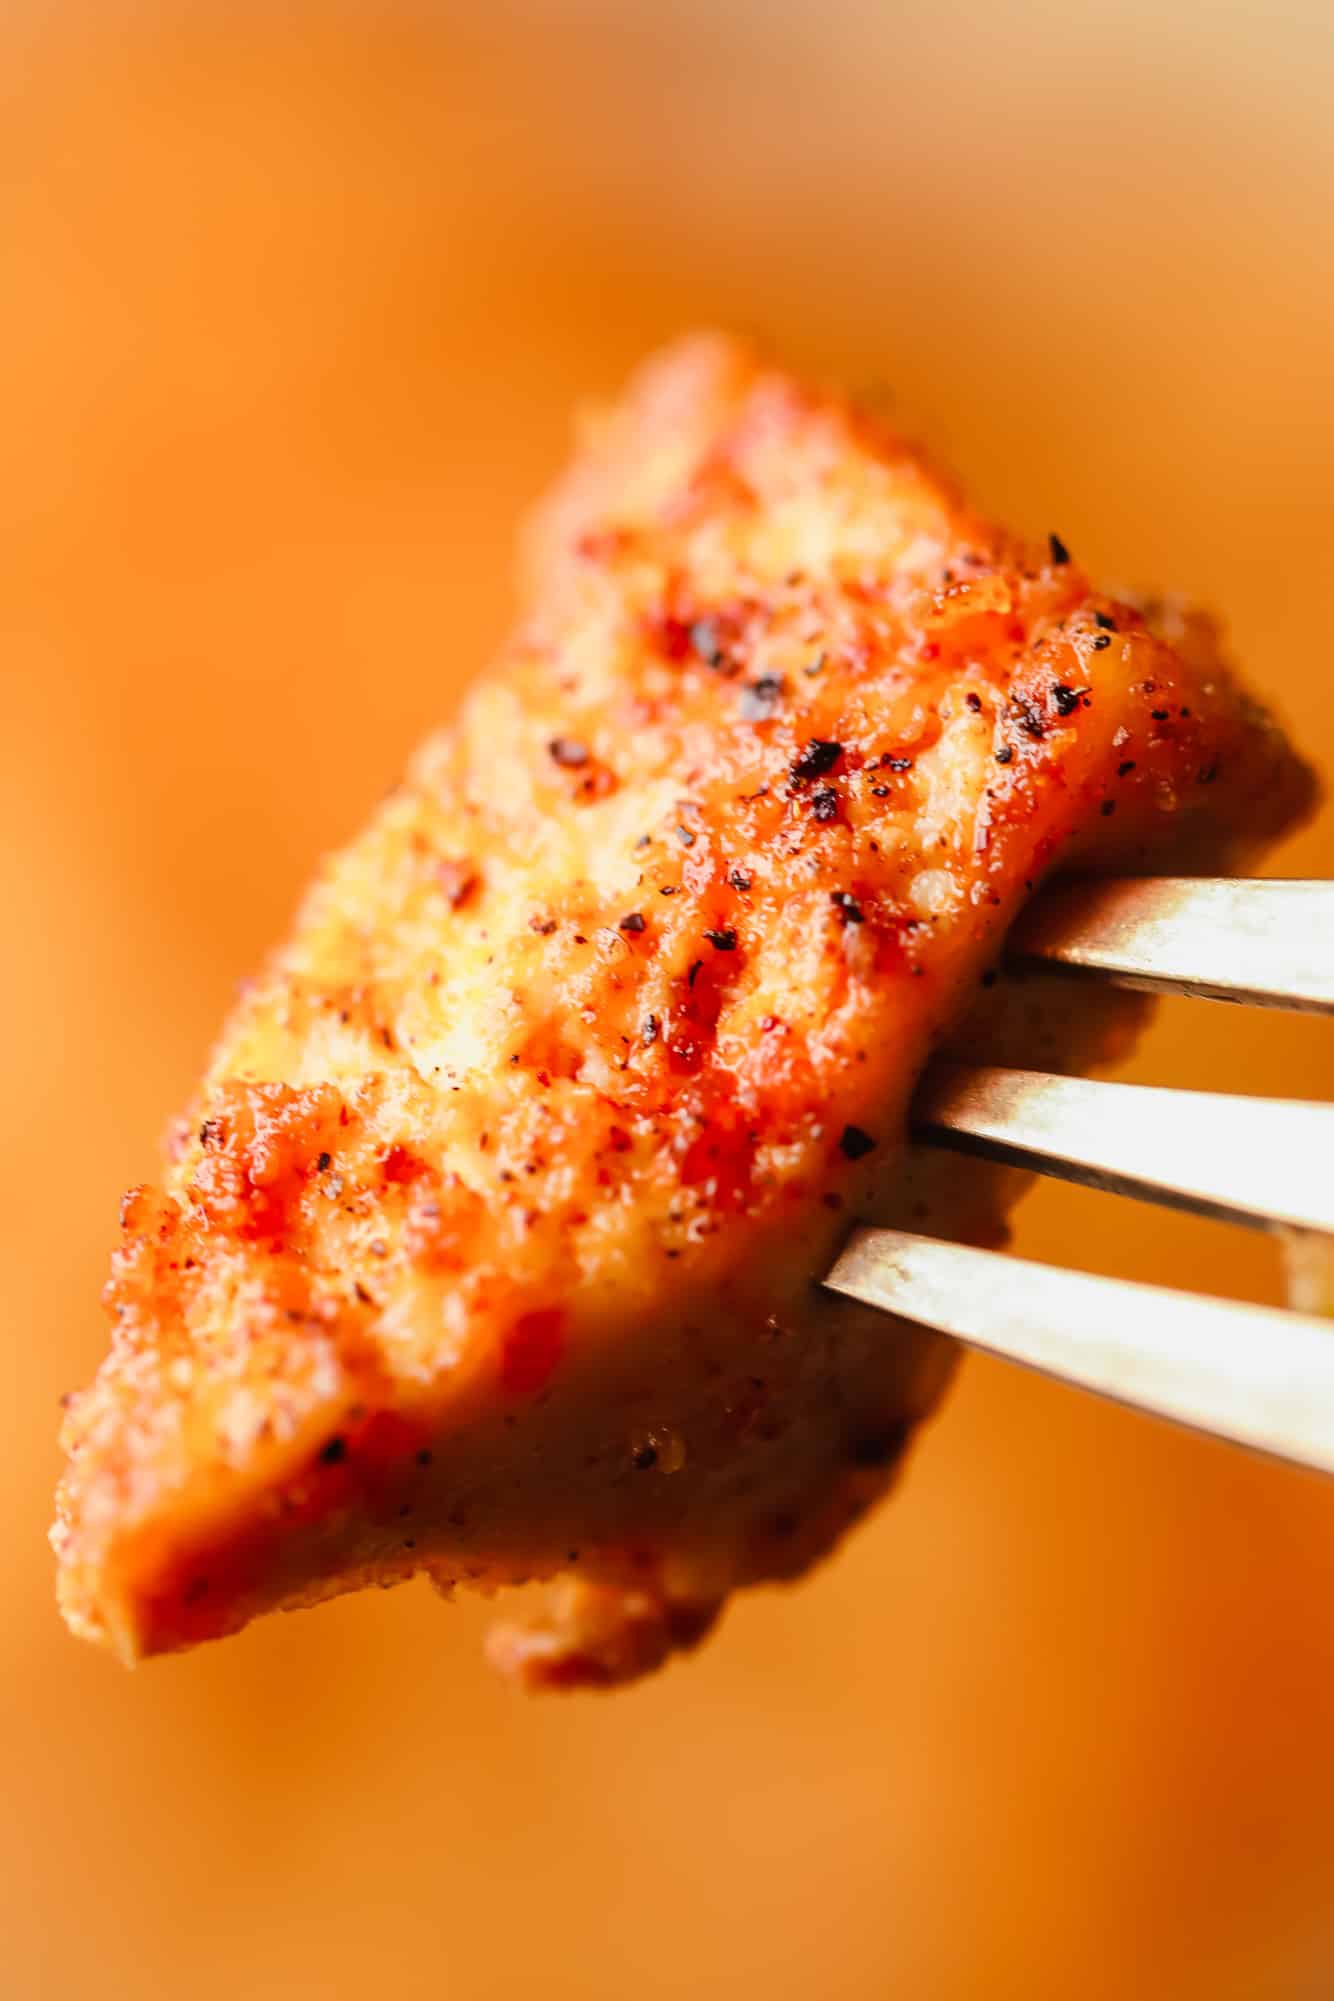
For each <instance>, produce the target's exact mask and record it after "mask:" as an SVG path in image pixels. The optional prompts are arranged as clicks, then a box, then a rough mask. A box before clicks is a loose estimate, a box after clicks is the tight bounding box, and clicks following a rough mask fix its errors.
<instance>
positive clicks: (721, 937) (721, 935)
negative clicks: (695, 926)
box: [704, 925, 736, 952]
mask: <svg viewBox="0 0 1334 2001" xmlns="http://www.w3.org/2000/svg"><path fill="white" fill-rule="evenodd" d="M704 936H705V937H706V938H707V939H708V941H709V943H710V944H711V945H712V946H713V948H714V950H715V951H717V952H735V950H736V932H735V931H733V930H732V928H731V927H730V925H729V927H728V928H727V930H725V931H706V932H705V933H704Z"/></svg>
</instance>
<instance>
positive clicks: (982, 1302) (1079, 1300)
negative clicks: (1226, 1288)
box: [825, 1229, 1334, 1473]
mask: <svg viewBox="0 0 1334 2001" xmlns="http://www.w3.org/2000/svg"><path fill="white" fill-rule="evenodd" d="M825 1283H826V1285H828V1286H829V1287H830V1288H831V1289H832V1290H833V1291H835V1292H839V1293H845V1294H847V1295H848V1296H849V1297H850V1298H853V1299H859V1300H862V1301H864V1302H865V1303H866V1304H867V1305H870V1306H877V1307H881V1308H883V1309H884V1310H885V1311H886V1312H888V1313H893V1314H898V1315H899V1316H901V1317H902V1318H903V1319H906V1320H912V1321H916V1322H918V1323H919V1324H921V1325H924V1326H927V1327H934V1328H937V1329H939V1330H940V1332H942V1333H945V1334H953V1335H955V1336H956V1337H957V1338H958V1339H959V1340H961V1341H967V1342H968V1343H969V1344H970V1345H971V1346H973V1347H976V1348H983V1349H986V1350H988V1351H989V1352H990V1353H992V1354H996V1355H1002V1356H1005V1357H1006V1358H1007V1359H1008V1360H1010V1361H1013V1362H1022V1363H1025V1364H1026V1365H1027V1366H1028V1367H1030V1368H1034V1369H1041V1370H1042V1371H1044V1372H1045V1373H1046V1374H1049V1375H1054V1376H1059V1377H1061V1378H1062V1379H1063V1380H1064V1381H1066V1382H1070V1383H1075V1384H1078V1385H1079V1386H1080V1387H1082V1388H1084V1389H1089V1390H1095V1391H1097V1392H1098V1393H1099V1394H1100V1395H1103V1396H1109V1397H1115V1398H1117V1399H1118V1400H1119V1401H1121V1402H1123V1403H1128V1404H1134V1405H1136V1406H1137V1407H1138V1408H1140V1409H1142V1410H1148V1411H1153V1412H1155V1413H1157V1415H1159V1416H1160V1417H1167V1418H1172V1419H1174V1420H1175V1421H1177V1422H1178V1423H1181V1424H1188V1425H1191V1426H1194V1427H1195V1428H1197V1429H1199V1430H1202V1431H1209V1432H1214V1433H1216V1434H1218V1435H1219V1436H1221V1437H1223V1438H1230V1439H1233V1440H1235V1441H1236V1442H1237V1443H1238V1444H1241V1445H1249V1446H1252V1447H1254V1448H1256V1449H1257V1450H1259V1451H1262V1452H1270V1453H1274V1454H1276V1455H1277V1456H1278V1457H1280V1458H1283V1459H1291V1460H1295V1461H1296V1462H1298V1463H1299V1464H1301V1465H1305V1466H1314V1467H1318V1468H1320V1469H1321V1470H1322V1471H1324V1472H1326V1473H1328V1472H1334V1326H1331V1324H1330V1323H1329V1322H1328V1321H1322V1320H1317V1319H1314V1318H1309V1317H1307V1316H1306V1315H1303V1314H1298V1313H1286V1312H1282V1311H1279V1310H1277V1309H1275V1308H1272V1307H1258V1306H1240V1305H1237V1304H1235V1303H1234V1302H1232V1301H1231V1300H1218V1299H1201V1298H1199V1297H1197V1296H1196V1295H1194V1294H1192V1293H1187V1292H1170V1291H1166V1290H1164V1289H1163V1288H1161V1287H1158V1286H1149V1285H1139V1284H1134V1283H1132V1282H1130V1281H1128V1280H1125V1279H1109V1278H1099V1277H1093V1276H1091V1275H1090V1274H1088V1273H1086V1272H1072V1271H1064V1270H1061V1269H1059V1268H1055V1267H1052V1266H1049V1265H1038V1264H1032V1263H1029V1262H1028V1261H1026V1260H1023V1259H1020V1258H1012V1257H1009V1256H1006V1255H1002V1254H998V1253H996V1252H993V1251H979V1250H974V1249H971V1248H970V1247H968V1246H966V1245H962V1244H949V1243H943V1242H941V1241H939V1240H938V1239H935V1238H932V1237H920V1236H913V1235H909V1234H908V1233H906V1232H903V1231H898V1230H872V1229H860V1230H857V1231H856V1232H855V1233H854V1235H853V1237H852V1238H851V1240H850V1241H849V1243H848V1246H847V1248H846V1250H845V1251H844V1252H843V1254H842V1256H841V1257H840V1258H839V1259H838V1261H837V1263H836V1264H835V1266H834V1268H833V1270H832V1271H831V1272H830V1274H829V1276H828V1278H827V1279H826V1280H825Z"/></svg>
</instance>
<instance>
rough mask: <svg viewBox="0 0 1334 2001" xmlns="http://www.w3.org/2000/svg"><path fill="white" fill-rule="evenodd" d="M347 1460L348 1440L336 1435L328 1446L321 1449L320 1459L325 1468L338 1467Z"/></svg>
mask: <svg viewBox="0 0 1334 2001" xmlns="http://www.w3.org/2000/svg"><path fill="white" fill-rule="evenodd" d="M346 1458H347V1440H346V1439H345V1438H340V1437H338V1436H337V1435H335V1436H334V1437H333V1438H331V1439H330V1440H329V1442H328V1444H327V1445H322V1446H321V1447H320V1459H321V1461H322V1463H323V1464H324V1465H325V1466H337V1465H338V1463H339V1461H340V1460H343V1459H346Z"/></svg>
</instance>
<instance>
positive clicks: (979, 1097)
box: [912, 1064, 1334, 1234]
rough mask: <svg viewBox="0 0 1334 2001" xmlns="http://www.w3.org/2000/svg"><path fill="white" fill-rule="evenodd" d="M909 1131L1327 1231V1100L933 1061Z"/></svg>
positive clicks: (1080, 1176) (1240, 1218) (1211, 1208)
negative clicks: (1258, 1095)
mask: <svg viewBox="0 0 1334 2001" xmlns="http://www.w3.org/2000/svg"><path fill="white" fill-rule="evenodd" d="M912 1117H913V1126H914V1129H915V1131H916V1133H917V1136H918V1137H919V1138H922V1139H926V1140H929V1141H931V1142H932V1143H933V1144H935V1145H939V1146H948V1147H953V1148H955V1149H956V1150H957V1151H958V1152H961V1153H975V1154H982V1155H983V1156H984V1157H985V1158H987V1159H989V1160H1004V1161H1009V1162H1012V1163H1015V1164H1017V1165H1021V1166H1027V1167H1033V1168H1035V1169H1036V1170H1037V1171H1038V1172H1039V1173H1041V1174H1054V1175H1056V1176H1058V1177H1059V1178H1060V1179H1061V1180H1063V1181H1080V1182H1083V1183H1085V1184H1086V1185H1087V1186H1089V1187H1091V1188H1105V1189H1109V1190H1111V1191H1112V1192H1113V1193H1115V1194H1118V1195H1139V1196H1143V1197H1144V1198H1146V1199H1147V1200H1149V1201H1151V1202H1165V1203H1168V1204H1170V1205H1171V1206H1172V1207H1174V1208H1178V1209H1192V1210H1194V1211H1196V1212H1197V1213H1198V1214H1200V1215H1205V1216H1221V1217H1223V1218H1224V1219H1226V1220H1227V1221H1230V1222H1238V1223H1253V1224H1257V1225H1260V1226H1261V1227H1270V1228H1272V1227H1275V1226H1286V1227H1289V1228H1292V1229H1299V1230H1320V1231H1329V1232H1330V1233H1332V1234H1334V1105H1323V1104H1311V1103H1306V1102H1304V1101H1302V1100H1300V1099H1293V1098H1237V1097H1227V1096H1224V1095H1223V1094H1222V1093H1221V1092H1214V1091H1173V1090H1161V1089H1158V1088H1155V1087H1152V1086H1149V1085H1144V1084H1108V1083H1095V1082H1091V1081H1090V1080H1089V1079H1088V1078H1084V1077H1053V1076H1049V1075H1047V1073H1046V1072H1044V1071H1041V1070H997V1069H973V1068H970V1067H969V1066H967V1065H965V1064H937V1065H935V1066H933V1067H932V1069H931V1070H929V1071H928V1072H927V1075H926V1077H925V1078H924V1080H923V1082H922V1086H921V1088H920V1090H919V1091H918V1094H917V1098H916V1100H915V1102H914V1104H913V1113H912Z"/></svg>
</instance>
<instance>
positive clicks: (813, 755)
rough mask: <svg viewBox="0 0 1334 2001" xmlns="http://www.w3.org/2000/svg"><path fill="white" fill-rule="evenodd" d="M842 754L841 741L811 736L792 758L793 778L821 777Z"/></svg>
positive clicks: (830, 769)
mask: <svg viewBox="0 0 1334 2001" xmlns="http://www.w3.org/2000/svg"><path fill="white" fill-rule="evenodd" d="M842 755H843V746H842V744H841V743H834V742H832V741H831V740H830V739H829V738H827V737H818V736H813V737H811V738H810V739H809V741H808V742H807V744H806V745H805V747H804V749H802V750H799V751H798V752H797V754H796V756H795V757H794V758H793V760H792V765H791V771H792V776H793V777H794V778H823V777H824V775H825V773H826V772H827V771H832V770H833V768H834V766H835V765H836V764H837V763H838V760H839V759H840V757H842Z"/></svg>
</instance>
